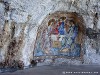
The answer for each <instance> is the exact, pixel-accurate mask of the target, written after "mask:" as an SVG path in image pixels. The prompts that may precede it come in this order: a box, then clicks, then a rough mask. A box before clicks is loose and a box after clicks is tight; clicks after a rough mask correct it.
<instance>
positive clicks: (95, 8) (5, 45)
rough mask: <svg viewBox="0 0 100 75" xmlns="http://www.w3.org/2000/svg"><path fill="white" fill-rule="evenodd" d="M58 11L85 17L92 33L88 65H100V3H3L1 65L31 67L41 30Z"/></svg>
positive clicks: (88, 37)
mask: <svg viewBox="0 0 100 75" xmlns="http://www.w3.org/2000/svg"><path fill="white" fill-rule="evenodd" d="M56 11H65V12H76V13H77V14H79V15H81V16H82V17H83V19H84V22H83V23H84V25H85V26H86V30H87V31H89V30H90V31H92V33H91V32H87V35H86V37H85V43H84V47H83V50H84V63H85V64H100V47H99V46H100V0H28V1H27V0H0V62H7V64H6V65H11V62H13V61H19V60H20V61H22V62H23V63H24V66H28V65H30V61H31V60H32V59H33V51H34V43H35V40H36V35H37V29H38V27H39V26H40V25H41V23H42V21H43V19H45V17H46V15H48V14H52V13H54V12H56ZM94 31H95V32H94ZM95 36H96V37H95ZM93 37H95V38H93Z"/></svg>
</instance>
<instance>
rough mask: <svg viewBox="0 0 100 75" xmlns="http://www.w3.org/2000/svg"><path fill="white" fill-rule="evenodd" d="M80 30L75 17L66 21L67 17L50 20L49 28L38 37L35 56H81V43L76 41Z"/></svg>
mask: <svg viewBox="0 0 100 75" xmlns="http://www.w3.org/2000/svg"><path fill="white" fill-rule="evenodd" d="M78 32H79V31H78V25H76V24H75V22H74V20H73V19H70V20H67V21H66V19H65V17H61V18H60V19H58V20H56V19H51V20H49V22H48V28H47V29H44V30H43V31H42V32H40V34H41V35H40V36H38V37H37V40H36V48H35V56H41V55H43V56H45V55H66V56H80V50H81V45H80V44H78V43H76V42H75V40H76V38H77V36H78Z"/></svg>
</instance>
